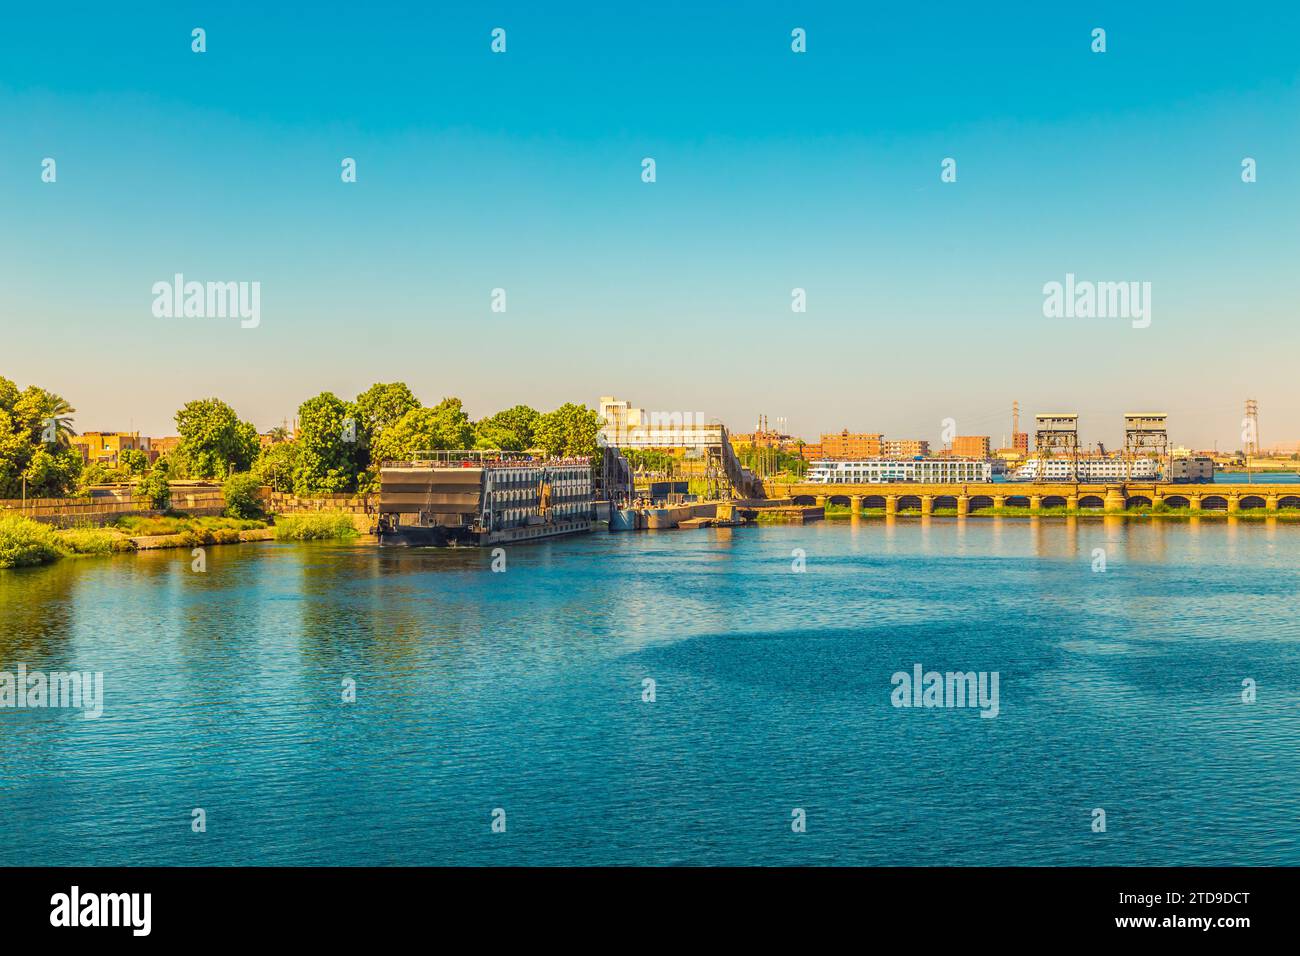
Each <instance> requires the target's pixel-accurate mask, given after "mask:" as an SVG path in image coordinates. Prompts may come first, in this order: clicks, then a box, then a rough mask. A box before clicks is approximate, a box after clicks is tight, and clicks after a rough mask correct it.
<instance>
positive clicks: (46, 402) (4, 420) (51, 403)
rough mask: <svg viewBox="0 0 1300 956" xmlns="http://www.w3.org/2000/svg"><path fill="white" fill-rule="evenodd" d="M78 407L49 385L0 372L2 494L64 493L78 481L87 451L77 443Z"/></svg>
mask: <svg viewBox="0 0 1300 956" xmlns="http://www.w3.org/2000/svg"><path fill="white" fill-rule="evenodd" d="M75 412H76V409H74V408H72V406H70V405H69V404H68V403H67V402H66V401H65V400H64V399H62V398H60V397H59V396H58V395H55V394H54V393H52V392H47V391H45V389H43V388H39V387H37V386H35V385H29V386H28V387H27V388H25V389H22V390H21V391H19V389H18V386H17V385H15V384H14V383H13V382H11V381H10V380H9V379H7V378H4V377H2V376H0V498H18V497H21V496H22V494H23V487H24V482H25V484H26V493H27V497H28V498H62V497H64V496H66V495H69V494H71V493H72V492H73V491H74V490H75V488H76V487H77V481H78V479H79V477H80V475H81V452H80V451H78V450H77V449H76V448H74V447H72V445H71V444H70V441H69V439H70V438H71V436H74V435H75V434H76V432H75V431H73V430H72V417H71V416H72V415H73V414H74V413H75Z"/></svg>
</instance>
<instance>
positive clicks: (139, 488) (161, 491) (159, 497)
mask: <svg viewBox="0 0 1300 956" xmlns="http://www.w3.org/2000/svg"><path fill="white" fill-rule="evenodd" d="M170 477H171V476H170V469H169V468H168V466H167V463H166V462H164V461H160V462H158V464H156V465H154V467H153V470H152V471H150V472H149V474H147V475H145V476H144V477H143V478H141V479H140V480H139V481H138V482H136V486H135V493H136V494H137V495H139V496H140V497H141V498H148V499H149V507H150V508H154V509H156V510H158V511H163V510H166V508H167V507H168V506H169V505H171V501H172V490H171V486H170V485H169V484H168V483H167V480H168V478H170Z"/></svg>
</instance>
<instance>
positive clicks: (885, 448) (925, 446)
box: [880, 438, 930, 458]
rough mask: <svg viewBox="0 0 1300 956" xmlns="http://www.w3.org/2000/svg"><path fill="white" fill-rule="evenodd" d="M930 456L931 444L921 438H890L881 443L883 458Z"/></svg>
mask: <svg viewBox="0 0 1300 956" xmlns="http://www.w3.org/2000/svg"><path fill="white" fill-rule="evenodd" d="M929 454H930V443H929V442H928V441H925V440H924V439H920V438H890V439H888V440H885V441H882V442H881V443H880V457H882V458H924V457H925V456H926V455H929Z"/></svg>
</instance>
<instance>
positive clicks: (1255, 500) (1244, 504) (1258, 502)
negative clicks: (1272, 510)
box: [1237, 495, 1265, 511]
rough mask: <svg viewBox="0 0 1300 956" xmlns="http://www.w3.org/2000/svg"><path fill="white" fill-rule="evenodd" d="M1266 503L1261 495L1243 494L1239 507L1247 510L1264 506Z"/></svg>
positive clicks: (1238, 503)
mask: <svg viewBox="0 0 1300 956" xmlns="http://www.w3.org/2000/svg"><path fill="white" fill-rule="evenodd" d="M1264 504H1265V502H1264V499H1263V498H1262V497H1260V496H1259V495H1242V496H1241V500H1240V501H1238V502H1237V507H1238V508H1240V509H1241V510H1242V511H1245V510H1246V509H1247V508H1263V507H1264Z"/></svg>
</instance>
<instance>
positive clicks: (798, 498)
mask: <svg viewBox="0 0 1300 956" xmlns="http://www.w3.org/2000/svg"><path fill="white" fill-rule="evenodd" d="M793 500H794V503H795V504H797V505H815V504H817V499H816V498H815V497H813V496H812V495H795V496H794V499H793Z"/></svg>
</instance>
